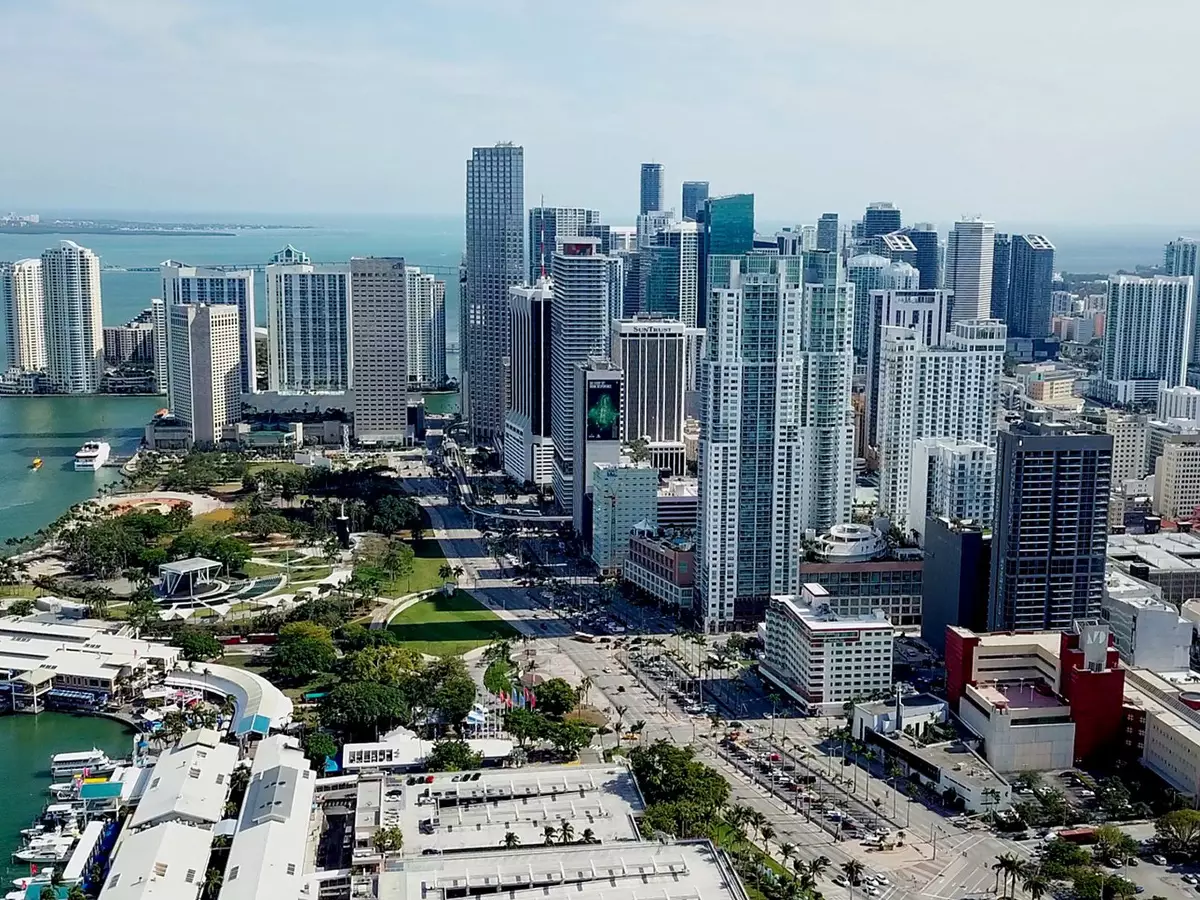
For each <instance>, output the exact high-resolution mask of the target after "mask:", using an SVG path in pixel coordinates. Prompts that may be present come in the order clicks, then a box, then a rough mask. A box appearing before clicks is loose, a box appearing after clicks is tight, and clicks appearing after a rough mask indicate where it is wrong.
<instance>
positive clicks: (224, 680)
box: [166, 663, 293, 735]
mask: <svg viewBox="0 0 1200 900" xmlns="http://www.w3.org/2000/svg"><path fill="white" fill-rule="evenodd" d="M166 685H167V687H173V688H190V689H192V690H200V691H208V692H216V693H221V694H224V695H225V696H227V697H233V700H234V703H235V705H236V709H235V710H234V715H233V722H234V723H235V724H234V730H235V732H236V733H238V734H239V735H240V734H247V733H250V732H253V733H255V734H263V735H265V734H267V733H268V732H269V731H270V729H271V728H282V727H283V726H284V725H286V724H288V723H289V722H290V721H291V720H292V708H293V707H292V701H291V700H290V699H288V696H287V695H286V694H285V693H284V692H283V691H281V690H280V689H279V688H277V687H275V685H273V684H271V682H269V681H267V679H265V678H263V677H262V676H261V675H256V674H255V673H254V672H247V671H246V670H245V669H238V668H235V667H234V666H222V665H219V664H217V663H205V664H204V666H203V668H201V669H200V670H198V671H193V670H191V669H176V670H174V671H173V672H170V673H168V674H167V678H166Z"/></svg>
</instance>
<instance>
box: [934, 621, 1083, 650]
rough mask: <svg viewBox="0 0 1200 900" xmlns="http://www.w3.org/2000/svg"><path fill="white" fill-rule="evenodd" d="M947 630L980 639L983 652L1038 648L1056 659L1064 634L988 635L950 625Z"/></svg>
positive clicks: (1022, 633) (1001, 633) (998, 633)
mask: <svg viewBox="0 0 1200 900" xmlns="http://www.w3.org/2000/svg"><path fill="white" fill-rule="evenodd" d="M947 628H952V629H954V631H955V633H956V634H958V635H960V636H963V637H972V636H973V637H977V638H979V649H983V650H987V649H991V648H1007V647H1012V648H1016V647H1037V648H1038V649H1041V650H1044V651H1045V652H1046V653H1049V654H1050V655H1051V656H1054V657H1055V658H1057V657H1058V654H1059V653H1060V652H1061V650H1062V634H1061V632H1058V631H1026V632H1011V631H997V632H992V633H988V634H984V633H979V634H976V633H975V632H973V631H971V629H969V628H963V627H962V626H960V625H949V626H947Z"/></svg>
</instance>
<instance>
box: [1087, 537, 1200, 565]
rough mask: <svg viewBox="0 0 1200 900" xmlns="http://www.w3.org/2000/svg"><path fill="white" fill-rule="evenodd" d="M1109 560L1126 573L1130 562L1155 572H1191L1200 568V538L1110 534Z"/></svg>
mask: <svg viewBox="0 0 1200 900" xmlns="http://www.w3.org/2000/svg"><path fill="white" fill-rule="evenodd" d="M1108 559H1109V561H1110V562H1112V563H1113V564H1114V565H1116V566H1117V567H1119V568H1120V569H1121V570H1122V571H1125V572H1128V571H1129V565H1130V563H1144V564H1145V565H1147V566H1149V567H1150V569H1151V570H1152V571H1155V570H1156V571H1158V572H1168V571H1179V572H1182V571H1190V570H1192V569H1197V568H1200V537H1197V536H1196V535H1195V534H1193V533H1191V532H1177V531H1160V532H1158V534H1110V535H1109V536H1108Z"/></svg>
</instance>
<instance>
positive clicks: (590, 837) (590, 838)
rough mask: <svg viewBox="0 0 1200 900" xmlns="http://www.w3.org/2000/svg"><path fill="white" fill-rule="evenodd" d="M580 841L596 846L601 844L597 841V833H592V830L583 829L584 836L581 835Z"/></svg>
mask: <svg viewBox="0 0 1200 900" xmlns="http://www.w3.org/2000/svg"><path fill="white" fill-rule="evenodd" d="M579 839H580V840H581V841H583V842H584V843H585V844H596V843H599V842H598V841H597V840H596V832H594V831H592V829H590V828H585V829H583V834H581V835H580V836H579Z"/></svg>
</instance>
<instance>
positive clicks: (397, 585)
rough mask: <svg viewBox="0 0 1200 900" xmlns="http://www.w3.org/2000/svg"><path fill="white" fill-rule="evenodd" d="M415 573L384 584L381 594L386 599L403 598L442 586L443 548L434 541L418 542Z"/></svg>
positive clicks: (414, 559) (414, 566)
mask: <svg viewBox="0 0 1200 900" xmlns="http://www.w3.org/2000/svg"><path fill="white" fill-rule="evenodd" d="M412 548H413V553H414V558H413V573H412V575H410V576H408V577H401V578H397V579H395V580H394V581H389V582H387V583H386V584H384V585H383V586H382V588H381V590H380V593H381V595H382V596H384V597H403V596H404V595H405V594H415V593H417V592H418V591H427V590H431V589H433V588H440V587H441V586H442V579H441V578H439V577H438V569H440V568H441V567H442V566H444V565H445V564H446V557H445V556H443V555H442V547H441V544H439V543H438V542H437V541H435V540H432V539H427V540H422V541H417V542H416V543H414V544H413V545H412Z"/></svg>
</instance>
